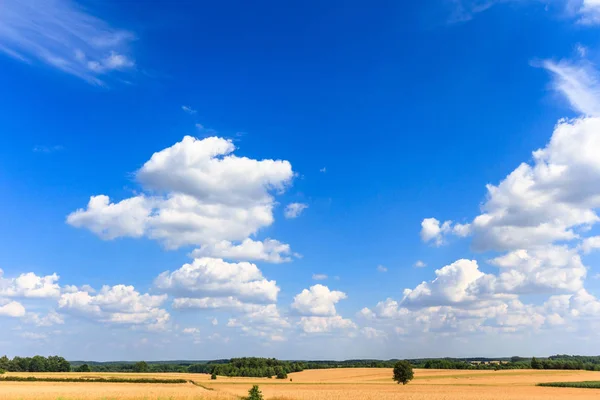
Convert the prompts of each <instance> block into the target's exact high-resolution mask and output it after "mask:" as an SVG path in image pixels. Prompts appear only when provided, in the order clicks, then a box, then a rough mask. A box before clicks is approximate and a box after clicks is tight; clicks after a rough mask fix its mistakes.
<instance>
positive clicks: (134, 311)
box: [58, 285, 170, 329]
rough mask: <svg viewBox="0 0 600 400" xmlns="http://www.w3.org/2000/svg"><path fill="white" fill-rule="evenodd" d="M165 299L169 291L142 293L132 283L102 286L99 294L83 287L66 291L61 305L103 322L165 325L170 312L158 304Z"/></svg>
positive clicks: (154, 326)
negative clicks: (74, 290)
mask: <svg viewBox="0 0 600 400" xmlns="http://www.w3.org/2000/svg"><path fill="white" fill-rule="evenodd" d="M166 299H167V296H166V295H161V296H152V295H149V294H143V295H142V294H140V293H139V292H137V291H136V290H135V288H134V287H133V286H125V285H116V286H112V287H111V286H103V287H102V289H101V290H100V291H99V292H98V293H97V294H96V295H92V294H90V293H88V292H84V291H79V292H74V293H64V294H62V295H61V297H60V299H59V301H58V306H59V308H60V310H62V311H63V312H68V313H72V314H75V315H80V316H82V317H86V318H89V319H92V320H97V321H100V322H104V323H112V324H121V325H144V326H146V327H147V328H149V329H164V328H165V325H166V323H167V322H168V321H169V318H170V315H169V313H168V312H167V311H166V310H164V309H161V308H159V307H160V306H161V305H162V304H163V303H164V302H165V300H166Z"/></svg>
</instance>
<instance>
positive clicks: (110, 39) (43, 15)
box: [0, 0, 135, 85]
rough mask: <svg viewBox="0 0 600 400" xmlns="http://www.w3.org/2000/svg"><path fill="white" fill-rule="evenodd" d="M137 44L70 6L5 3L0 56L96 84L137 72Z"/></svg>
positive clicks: (67, 0) (67, 1) (54, 0)
mask: <svg viewBox="0 0 600 400" xmlns="http://www.w3.org/2000/svg"><path fill="white" fill-rule="evenodd" d="M133 39H134V35H133V34H132V33H130V32H127V31H124V30H119V29H115V28H113V27H111V26H110V25H109V24H108V23H107V22H105V21H103V20H101V19H100V18H97V17H95V16H93V15H91V14H90V13H87V12H85V11H84V10H83V9H82V8H81V7H79V6H78V5H77V4H75V3H74V2H73V1H71V0H50V1H44V2H38V1H34V0H22V1H4V2H2V13H1V14H0V53H4V54H6V55H8V56H10V57H12V58H14V59H16V60H18V61H21V62H25V63H27V64H33V63H34V62H42V63H44V64H46V65H48V66H50V67H52V68H56V69H58V70H60V71H63V72H66V73H68V74H71V75H74V76H77V77H79V78H81V79H84V80H86V81H88V82H90V83H93V84H99V85H101V84H103V80H104V78H105V77H106V76H107V74H109V73H114V72H116V71H126V70H131V69H132V68H133V67H134V65H135V62H134V60H133V58H132V57H131V55H130V51H129V43H130V42H131V41H132V40H133Z"/></svg>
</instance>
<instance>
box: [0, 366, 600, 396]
mask: <svg viewBox="0 0 600 400" xmlns="http://www.w3.org/2000/svg"><path fill="white" fill-rule="evenodd" d="M9 375H13V376H32V375H34V376H38V377H50V376H52V377H63V378H65V377H69V378H77V377H86V378H91V377H95V378H107V379H108V378H118V379H152V378H159V379H186V380H188V381H194V382H196V383H197V384H196V385H194V384H192V383H191V382H189V383H185V384H133V383H64V382H0V399H1V400H5V399H6V400H17V399H22V400H33V399H36V400H37V399H39V400H57V399H59V398H60V399H64V400H75V399H81V400H101V399H102V400H109V399H127V400H134V399H135V400H138V399H139V400H141V399H145V400H158V399H165V400H166V399H172V400H200V399H209V400H210V399H217V400H219V399H223V400H229V399H232V400H233V399H238V398H239V396H244V395H246V394H247V392H248V389H250V387H251V386H252V385H253V384H258V385H259V386H260V389H261V390H262V392H263V394H264V395H265V398H266V399H267V400H268V399H289V400H317V399H333V400H354V399H357V400H358V399H361V400H371V399H372V400H388V399H389V400H392V399H399V398H401V399H407V400H426V399H427V400H522V399H527V400H536V399H540V400H542V399H544V400H547V399H565V400H567V399H597V398H598V392H597V391H594V390H589V389H578V388H553V387H541V386H536V384H538V383H543V382H578V381H600V372H588V371H541V370H506V371H460V370H415V379H414V380H413V381H412V382H411V383H410V384H408V385H406V386H402V385H397V384H396V383H394V382H393V381H392V380H391V376H392V371H391V369H369V368H349V369H341V368H340V369H327V370H308V371H303V372H298V373H294V374H290V376H289V379H292V381H291V382H290V380H289V379H287V380H277V379H267V378H228V377H218V379H217V380H216V381H215V380H211V379H210V376H209V375H205V374H119V373H103V374H98V373H88V374H81V373H44V374H26V373H20V374H9ZM210 389H212V390H210Z"/></svg>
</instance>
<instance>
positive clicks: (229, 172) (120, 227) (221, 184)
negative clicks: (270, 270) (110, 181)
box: [67, 136, 294, 259]
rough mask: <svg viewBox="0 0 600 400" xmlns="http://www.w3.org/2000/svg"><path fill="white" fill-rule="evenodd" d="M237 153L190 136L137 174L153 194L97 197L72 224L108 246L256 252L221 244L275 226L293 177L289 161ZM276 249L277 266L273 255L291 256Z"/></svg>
mask: <svg viewBox="0 0 600 400" xmlns="http://www.w3.org/2000/svg"><path fill="white" fill-rule="evenodd" d="M234 150H235V146H234V145H233V143H232V142H231V141H230V140H226V139H222V138H218V137H210V138H206V139H202V140H199V139H196V138H193V137H190V136H186V137H184V139H183V140H182V141H181V142H179V143H176V144H175V145H173V146H171V147H169V148H166V149H164V150H162V151H159V152H157V153H154V155H153V156H152V157H151V159H150V160H149V161H147V162H146V163H145V164H144V165H143V166H142V168H141V169H140V170H138V171H137V172H136V174H135V176H136V179H137V180H138V182H140V183H141V184H142V185H143V187H144V188H145V189H147V191H148V193H147V194H140V195H137V196H135V197H132V198H129V199H124V200H121V201H120V202H117V203H112V202H110V200H109V198H108V197H107V196H105V195H97V196H92V197H91V199H90V202H89V203H88V206H87V208H85V209H79V210H76V211H75V212H73V213H71V214H70V215H69V216H68V217H67V222H68V223H69V224H71V225H73V226H75V227H81V228H87V229H89V230H91V231H92V232H94V233H96V234H97V235H98V236H100V237H101V238H103V239H115V238H118V237H142V236H145V237H149V238H151V239H155V240H158V241H160V242H161V243H163V245H164V246H165V247H167V248H169V249H176V248H179V247H181V246H185V245H200V246H208V248H209V249H213V248H215V246H218V245H217V244H218V243H221V244H220V246H221V247H225V250H227V249H228V247H230V248H232V249H229V250H230V251H233V252H234V253H235V252H236V251H237V252H242V251H244V252H246V251H249V250H248V248H249V247H252V246H248V242H247V243H246V245H244V243H242V244H239V245H233V244H231V245H230V246H227V245H223V243H222V242H223V241H229V242H234V241H243V240H245V239H247V238H248V237H249V236H251V235H253V234H255V233H256V232H257V231H258V230H259V229H260V228H263V227H266V226H269V225H271V224H272V223H273V220H274V219H273V212H272V210H273V207H274V204H275V200H274V198H273V196H272V194H271V193H280V192H282V191H284V190H285V189H286V188H287V187H288V186H289V185H290V183H291V180H292V178H293V176H294V173H293V171H292V167H291V165H290V163H289V162H287V161H281V160H261V161H258V160H253V159H250V158H246V157H237V156H235V155H233V154H232V153H233V151H234ZM250 244H252V245H254V247H256V243H250ZM273 244H274V243H273V242H271V244H270V245H271V246H272V245H273ZM264 245H265V244H264V243H263V247H264ZM234 247H235V249H234ZM263 250H265V251H267V250H269V249H264V248H263ZM270 250H271V253H270V256H269V257H271V259H273V258H274V257H275V258H276V256H274V255H273V253H274V252H277V250H280V252H281V251H283V250H285V249H283V248H281V247H277V248H276V249H272V248H271V249H270ZM207 251H208V250H207ZM253 251H254V250H253ZM262 256H263V257H264V254H263V255H262Z"/></svg>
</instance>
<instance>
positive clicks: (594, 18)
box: [571, 0, 600, 25]
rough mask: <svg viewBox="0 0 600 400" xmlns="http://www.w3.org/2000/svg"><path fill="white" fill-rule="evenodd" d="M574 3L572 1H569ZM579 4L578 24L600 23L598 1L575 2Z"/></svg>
mask: <svg viewBox="0 0 600 400" xmlns="http://www.w3.org/2000/svg"><path fill="white" fill-rule="evenodd" d="M571 1H574V0H571ZM576 1H577V2H578V3H579V4H580V9H579V14H580V16H581V18H580V22H581V23H583V24H586V25H594V24H598V23H600V2H598V0H576Z"/></svg>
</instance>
